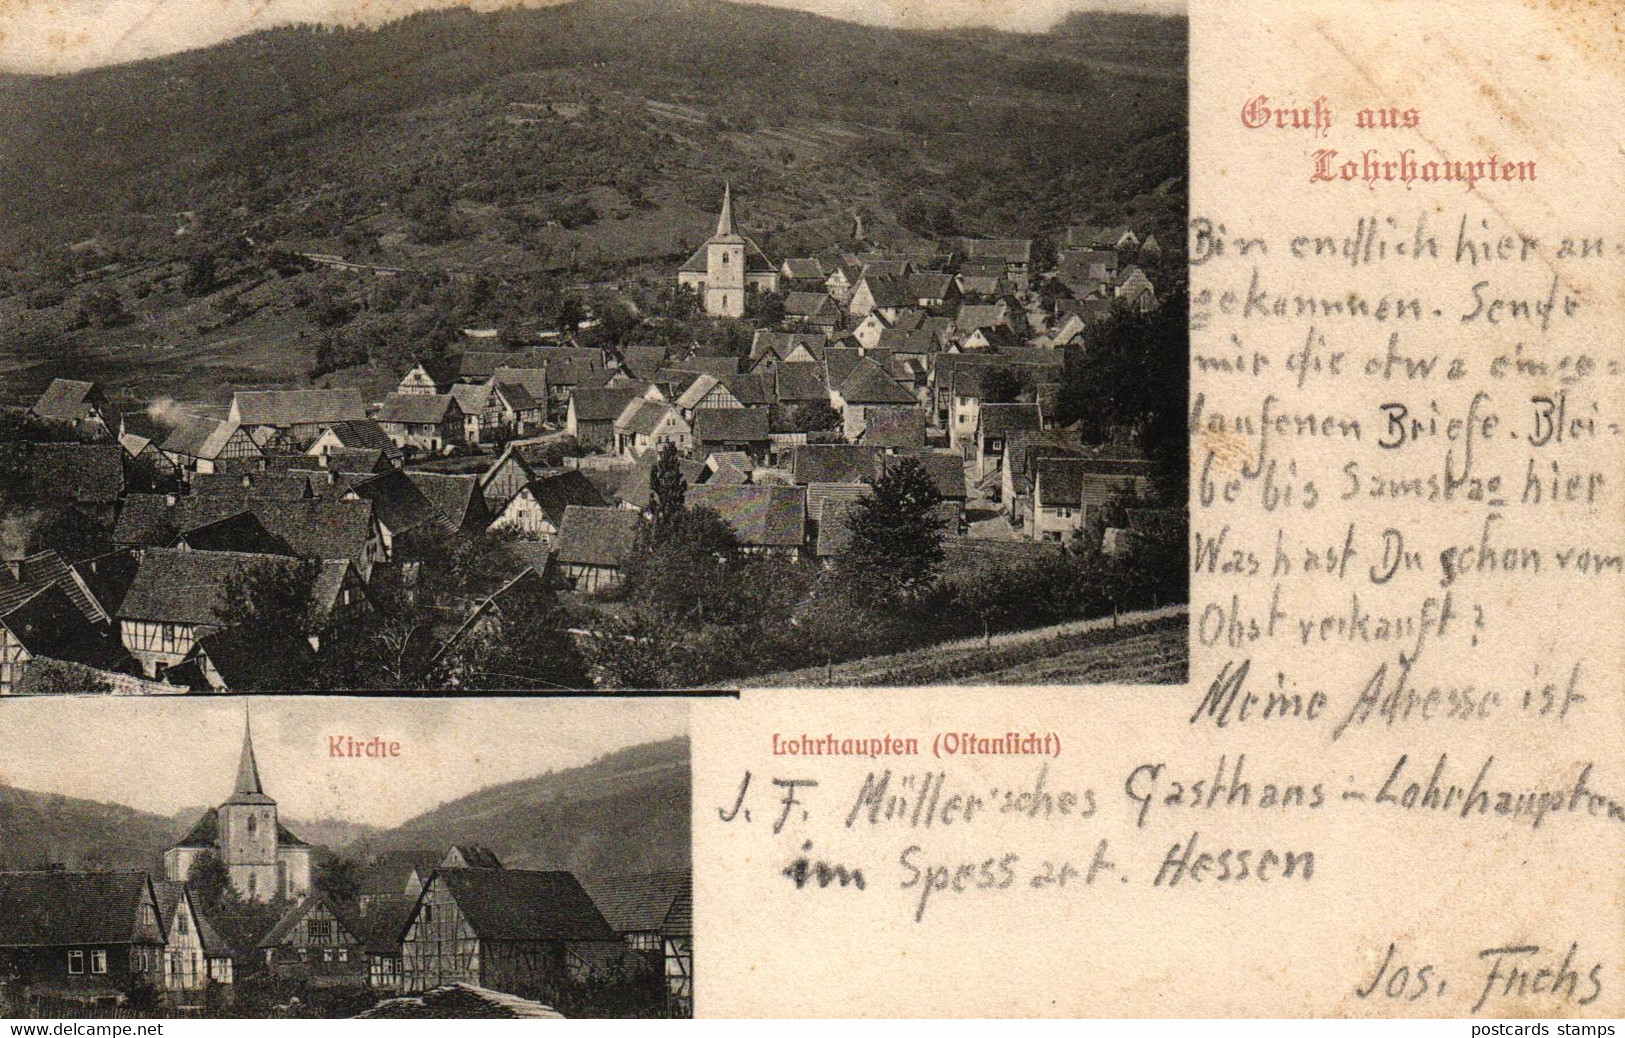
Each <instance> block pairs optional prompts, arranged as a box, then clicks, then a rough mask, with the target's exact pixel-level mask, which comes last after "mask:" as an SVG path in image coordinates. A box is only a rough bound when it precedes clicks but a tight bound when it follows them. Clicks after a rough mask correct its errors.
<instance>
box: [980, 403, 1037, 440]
mask: <svg viewBox="0 0 1625 1038" xmlns="http://www.w3.org/2000/svg"><path fill="white" fill-rule="evenodd" d="M979 413H980V421H981V425H982V435H983V436H1009V435H1011V434H1012V433H1014V432H1016V431H1017V430H1018V429H1029V430H1030V429H1037V428H1038V427H1039V421H1038V405H1037V404H983V405H982V406H981V408H980V412H979Z"/></svg>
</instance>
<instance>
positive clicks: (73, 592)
mask: <svg viewBox="0 0 1625 1038" xmlns="http://www.w3.org/2000/svg"><path fill="white" fill-rule="evenodd" d="M16 565H17V578H16V579H13V578H12V576H11V574H9V573H7V572H6V571H4V570H0V613H5V612H6V611H8V610H10V609H11V608H12V607H14V606H16V605H19V604H20V603H22V602H23V601H25V600H26V599H28V598H30V597H32V596H33V594H34V592H36V591H38V590H39V589H40V588H43V587H49V586H51V585H53V584H54V585H56V586H57V587H59V588H61V589H62V593H63V594H65V595H67V596H68V600H69V601H71V602H72V603H73V605H74V608H75V609H78V610H79V612H80V613H81V614H83V615H84V618H85V619H86V620H89V621H90V622H91V623H104V622H106V620H107V619H108V617H107V614H106V612H105V611H104V610H103V608H102V603H101V602H100V601H99V599H98V598H97V597H96V595H95V589H94V588H92V587H90V586H89V583H88V582H87V581H85V580H84V579H83V577H82V575H81V574H80V573H79V571H78V570H76V569H75V568H74V567H72V566H70V565H68V563H67V562H66V561H64V560H63V558H62V556H61V555H58V554H57V553H56V552H55V551H53V550H51V549H46V550H45V551H41V552H35V553H34V554H33V555H29V556H27V557H26V558H23V559H19V560H18V561H17V563H16Z"/></svg>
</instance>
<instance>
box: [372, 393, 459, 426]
mask: <svg viewBox="0 0 1625 1038" xmlns="http://www.w3.org/2000/svg"><path fill="white" fill-rule="evenodd" d="M462 413H463V409H462V406H461V404H459V403H458V400H457V397H456V396H455V395H452V394H446V395H444V396H442V395H440V394H435V395H433V396H429V395H425V394H422V393H391V394H389V395H388V396H386V397H385V398H384V405H383V406H382V407H380V408H379V409H378V413H377V414H376V415H374V416H373V420H374V421H378V422H394V423H398V424H401V425H441V424H443V423H445V422H452V421H456V420H457V419H458V417H459V416H460V415H461V414H462Z"/></svg>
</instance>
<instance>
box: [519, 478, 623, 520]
mask: <svg viewBox="0 0 1625 1038" xmlns="http://www.w3.org/2000/svg"><path fill="white" fill-rule="evenodd" d="M525 490H526V491H528V492H529V493H530V496H531V497H532V498H533V499H535V501H536V504H537V505H538V506H539V507H540V508H541V510H542V514H543V515H546V516H547V518H548V520H549V521H550V522H552V523H553V525H555V526H557V525H559V523H561V522H562V521H563V520H564V511H565V509H567V508H569V507H570V506H571V505H579V506H581V507H584V508H607V507H609V502H608V501H606V500H605V499H604V495H603V494H602V493H601V492H599V490H598V487H597V486H596V485H595V484H594V483H593V481H592V480H590V479H588V478H587V477H586V476H584V475H582V474H581V471H580V470H579V469H563V470H561V471H559V472H554V473H551V474H549V475H545V476H540V477H538V478H536V479H534V480H532V481H531V482H530V483H529V484H528V485H527V486H526V487H525Z"/></svg>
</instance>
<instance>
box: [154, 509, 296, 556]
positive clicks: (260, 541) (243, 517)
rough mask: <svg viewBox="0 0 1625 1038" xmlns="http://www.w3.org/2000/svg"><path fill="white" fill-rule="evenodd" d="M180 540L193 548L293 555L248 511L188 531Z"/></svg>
mask: <svg viewBox="0 0 1625 1038" xmlns="http://www.w3.org/2000/svg"><path fill="white" fill-rule="evenodd" d="M180 540H182V541H184V542H185V544H186V546H187V547H189V548H191V549H193V550H194V551H227V552H244V553H247V554H252V555H287V556H292V555H293V549H292V548H291V547H289V545H288V542H287V541H285V540H283V539H282V538H280V537H278V536H277V535H276V534H274V533H272V532H271V531H269V530H267V529H266V528H265V524H264V523H262V522H260V520H259V517H258V516H256V515H255V514H254V513H253V512H250V511H246V510H245V511H241V512H236V513H234V514H232V515H228V516H226V517H225V518H223V519H216V520H214V521H213V522H209V523H204V524H203V525H202V526H198V527H194V528H192V529H190V530H187V531H186V532H185V533H184V534H182V535H181V536H180Z"/></svg>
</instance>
